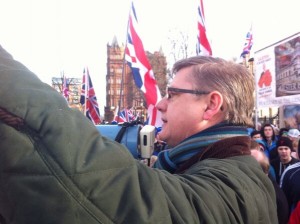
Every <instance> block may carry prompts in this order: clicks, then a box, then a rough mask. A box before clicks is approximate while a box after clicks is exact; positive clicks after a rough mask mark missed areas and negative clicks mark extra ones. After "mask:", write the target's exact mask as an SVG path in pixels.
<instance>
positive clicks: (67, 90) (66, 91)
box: [62, 75, 69, 101]
mask: <svg viewBox="0 0 300 224" xmlns="http://www.w3.org/2000/svg"><path fill="white" fill-rule="evenodd" d="M67 82H68V81H67V78H66V76H65V75H63V85H62V86H63V95H64V97H65V99H66V100H67V101H68V100H69V87H68V83H67Z"/></svg>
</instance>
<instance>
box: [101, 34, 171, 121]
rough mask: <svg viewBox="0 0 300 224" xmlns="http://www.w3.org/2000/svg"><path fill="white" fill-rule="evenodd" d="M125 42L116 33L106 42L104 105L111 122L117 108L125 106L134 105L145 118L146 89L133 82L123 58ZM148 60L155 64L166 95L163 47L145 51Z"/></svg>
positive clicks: (154, 69)
mask: <svg viewBox="0 0 300 224" xmlns="http://www.w3.org/2000/svg"><path fill="white" fill-rule="evenodd" d="M124 50H125V46H124V45H119V44H118V41H117V38H116V37H114V39H113V41H112V44H111V45H109V44H107V75H106V106H105V108H104V113H105V115H104V119H105V121H107V122H111V121H112V120H113V119H114V116H115V114H117V111H121V110H122V109H124V108H126V109H132V111H133V112H134V113H135V114H139V115H140V117H141V120H142V121H143V120H145V118H146V111H147V110H146V108H147V105H146V101H145V98H144V94H143V92H142V91H141V90H140V89H138V88H137V87H136V85H135V83H134V80H133V76H132V72H131V69H130V67H129V66H128V65H127V63H126V62H125V59H124ZM146 55H147V57H148V60H149V62H150V64H151V66H152V70H153V72H154V76H155V79H156V82H157V85H158V88H159V89H160V91H161V94H162V95H163V96H164V95H165V89H166V86H167V79H166V71H167V62H166V57H165V56H164V55H163V53H162V51H161V50H160V51H159V52H154V53H153V54H151V53H150V52H146Z"/></svg>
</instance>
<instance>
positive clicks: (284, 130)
mask: <svg viewBox="0 0 300 224" xmlns="http://www.w3.org/2000/svg"><path fill="white" fill-rule="evenodd" d="M288 131H289V129H288V128H280V129H279V135H278V136H277V137H278V138H281V137H287V136H288V135H287V134H288Z"/></svg>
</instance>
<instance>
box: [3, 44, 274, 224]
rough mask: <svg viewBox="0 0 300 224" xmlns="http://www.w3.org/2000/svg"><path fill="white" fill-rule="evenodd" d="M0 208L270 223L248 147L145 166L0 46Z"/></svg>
mask: <svg viewBox="0 0 300 224" xmlns="http://www.w3.org/2000/svg"><path fill="white" fill-rule="evenodd" d="M0 215H1V216H2V217H3V218H4V219H5V221H6V223H16V224H21V223H28V224H46V223H49V224H56V223H62V224H79V223H82V224H94V223H105V224H106V223H128V224H132V223H139V224H140V223H155V224H156V223H163V224H167V223H218V224H220V223H249V224H258V223H263V224H266V223H277V218H276V202H275V194H274V189H273V186H272V184H271V182H270V181H269V180H268V178H267V176H265V175H264V174H263V172H262V171H261V169H260V167H259V165H258V163H257V162H256V161H255V160H254V159H253V158H252V157H251V156H237V157H231V158H228V159H207V160H204V161H201V162H198V163H196V164H195V165H194V166H193V167H191V168H190V169H188V170H187V171H186V172H185V173H184V174H181V175H173V174H170V173H168V172H166V171H161V170H157V169H151V168H149V167H147V166H145V165H144V164H142V163H140V162H138V161H136V160H134V159H133V158H132V156H131V154H130V153H129V151H128V150H127V149H125V148H124V147H123V146H122V145H120V144H118V143H116V142H114V141H111V140H108V139H107V138H104V137H102V136H101V135H100V134H99V132H98V131H97V129H96V128H95V127H94V125H93V124H92V123H91V122H90V121H89V120H88V119H87V118H85V117H84V116H83V115H82V113H81V112H79V111H77V110H73V109H70V108H69V107H68V105H67V104H66V102H65V100H64V98H63V97H62V96H61V95H60V94H59V93H58V92H56V90H54V89H53V88H51V87H50V86H48V85H47V84H43V83H42V82H41V81H40V80H39V79H38V78H37V77H36V76H35V75H34V74H33V73H32V72H30V71H29V70H28V69H27V68H26V67H24V66H23V65H22V64H20V63H18V62H16V61H14V60H13V59H12V57H11V56H10V55H8V54H7V53H6V52H5V51H4V50H3V49H1V47H0Z"/></svg>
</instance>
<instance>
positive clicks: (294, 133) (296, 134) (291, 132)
mask: <svg viewBox="0 0 300 224" xmlns="http://www.w3.org/2000/svg"><path fill="white" fill-rule="evenodd" d="M299 135H300V131H299V130H298V129H296V128H292V129H290V130H289V131H288V136H289V137H294V138H298V137H299Z"/></svg>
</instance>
